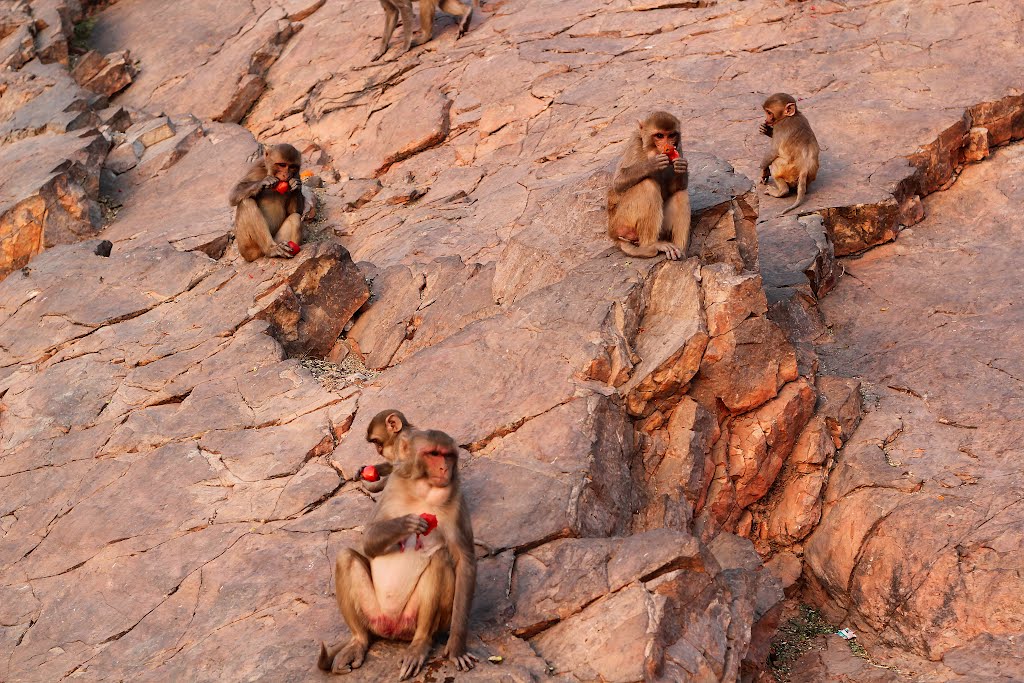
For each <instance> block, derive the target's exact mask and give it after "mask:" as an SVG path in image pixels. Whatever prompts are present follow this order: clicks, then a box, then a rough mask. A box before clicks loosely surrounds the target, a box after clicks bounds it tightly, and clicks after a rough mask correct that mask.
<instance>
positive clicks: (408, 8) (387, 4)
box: [372, 0, 480, 62]
mask: <svg viewBox="0 0 1024 683" xmlns="http://www.w3.org/2000/svg"><path fill="white" fill-rule="evenodd" d="M419 2H420V31H419V35H418V36H416V37H415V38H414V37H413V35H412V32H413V29H412V0H380V5H381V7H383V8H384V35H383V36H382V37H381V39H380V49H379V50H378V51H377V54H376V55H374V56H373V60H372V61H374V62H376V61H377V60H378V59H380V58H381V57H383V56H384V53H385V52H387V51H388V43H389V42H390V41H391V34H392V33H394V32H395V26H396V25H397V24H398V17H399V16H401V17H402V54H405V53H406V52H408V51H409V48H413V47H416V46H417V45H422V44H423V43H425V42H427V41H428V40H430V38H431V37H432V36H433V33H434V10H435V9H437V8H438V6H440V7H441V11H442V12H446V13H447V14H452V15H454V16H456V17H461V19H460V20H459V34H458V36H457V38H461V37H462V36H464V35H466V31H467V30H468V29H469V22H470V20H471V19H472V18H473V9H474V8H479V7H480V5H479V0H473V4H472V6H470V7H466V6H465V5H463V4H462V3H461V2H459V0H419Z"/></svg>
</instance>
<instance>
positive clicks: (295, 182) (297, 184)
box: [288, 177, 302, 192]
mask: <svg viewBox="0 0 1024 683" xmlns="http://www.w3.org/2000/svg"><path fill="white" fill-rule="evenodd" d="M301 187H302V181H301V180H299V178H298V177H293V178H291V179H290V180H289V181H288V189H289V190H291V191H292V192H295V190H298V189H299V188H301Z"/></svg>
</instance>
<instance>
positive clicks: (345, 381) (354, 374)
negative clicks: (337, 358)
mask: <svg viewBox="0 0 1024 683" xmlns="http://www.w3.org/2000/svg"><path fill="white" fill-rule="evenodd" d="M299 362H300V363H302V367H304V368H306V369H307V370H309V372H310V374H312V375H313V377H314V378H315V379H316V380H317V381H318V382H320V385H321V386H322V387H323V388H324V389H327V390H328V391H340V390H341V389H344V388H345V387H348V386H351V385H353V384H356V383H358V382H368V381H369V380H371V379H373V378H374V377H376V376H377V375H379V374H380V373H379V372H377V371H376V370H370V369H369V368H367V367H366V366H365V365H363V363H362V361H361V360H359V357H358V356H357V355H356V354H355V353H350V354H349V355H348V356H347V357H346V358H345V360H343V361H341V364H340V365H338V364H335V363H330V362H328V361H325V360H321V359H319V358H302V359H301V360H300V361H299Z"/></svg>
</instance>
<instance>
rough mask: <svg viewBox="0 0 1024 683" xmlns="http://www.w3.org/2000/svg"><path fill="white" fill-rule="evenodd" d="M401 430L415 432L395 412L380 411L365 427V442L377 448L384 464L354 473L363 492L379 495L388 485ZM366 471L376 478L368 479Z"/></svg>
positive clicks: (397, 454) (404, 419)
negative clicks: (360, 483)
mask: <svg viewBox="0 0 1024 683" xmlns="http://www.w3.org/2000/svg"><path fill="white" fill-rule="evenodd" d="M403 430H409V431H415V430H416V428H415V427H414V426H413V425H412V423H411V422H409V420H408V419H406V417H405V415H403V414H402V413H401V412H399V411H397V410H382V411H380V412H379V413H377V414H376V415H374V416H373V419H372V420H370V424H369V425H367V427H366V440H367V441H369V442H370V443H372V444H373V445H374V446H376V447H377V453H378V454H379V455H381V456H383V457H384V462H379V463H375V464H373V465H366V466H363V467H360V468H359V471H358V472H356V481H361V482H362V485H363V489H364V490H366V491H369V492H370V493H380V492H381V491H382V490H383V489H384V485H385V484H387V483H388V482H387V478H388V476H389V475H390V474H391V472H392V471H393V470H394V468H395V463H397V462H398V458H399V453H398V445H397V444H398V437H399V435H401V433H402V431H403ZM370 468H373V469H372V470H371V469H370ZM367 470H369V471H370V472H371V473H373V474H374V475H376V477H377V478H376V479H374V478H368V477H367V475H366V472H367Z"/></svg>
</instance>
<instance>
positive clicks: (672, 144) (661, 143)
mask: <svg viewBox="0 0 1024 683" xmlns="http://www.w3.org/2000/svg"><path fill="white" fill-rule="evenodd" d="M651 139H652V140H653V141H654V148H655V149H656V150H658V154H668V151H669V149H678V148H679V131H677V130H671V131H669V130H656V131H654V133H653V134H652V135H651Z"/></svg>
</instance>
